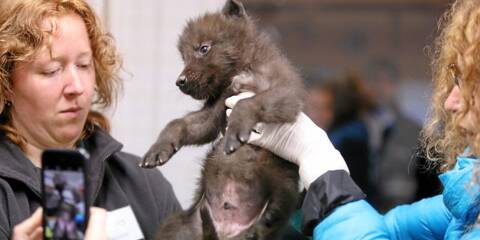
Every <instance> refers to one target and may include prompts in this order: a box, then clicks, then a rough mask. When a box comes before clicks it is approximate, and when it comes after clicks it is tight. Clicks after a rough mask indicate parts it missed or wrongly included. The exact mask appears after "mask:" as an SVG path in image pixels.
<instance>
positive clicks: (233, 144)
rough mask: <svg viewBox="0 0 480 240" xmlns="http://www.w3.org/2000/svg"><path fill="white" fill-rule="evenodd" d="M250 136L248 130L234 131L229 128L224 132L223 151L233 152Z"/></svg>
mask: <svg viewBox="0 0 480 240" xmlns="http://www.w3.org/2000/svg"><path fill="white" fill-rule="evenodd" d="M249 138H250V131H241V130H240V131H235V130H234V129H232V128H229V129H228V130H227V132H226V133H225V149H224V151H225V153H227V154H231V153H233V152H235V151H236V150H237V149H238V148H239V147H240V146H241V145H242V144H244V143H246V142H247V141H248V139H249Z"/></svg>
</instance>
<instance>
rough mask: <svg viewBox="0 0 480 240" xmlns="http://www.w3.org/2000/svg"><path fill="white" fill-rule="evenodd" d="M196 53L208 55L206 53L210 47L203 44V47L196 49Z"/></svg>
mask: <svg viewBox="0 0 480 240" xmlns="http://www.w3.org/2000/svg"><path fill="white" fill-rule="evenodd" d="M198 51H199V52H200V53H201V54H202V55H205V54H207V53H208V51H210V45H207V44H204V45H202V46H200V48H199V49H198Z"/></svg>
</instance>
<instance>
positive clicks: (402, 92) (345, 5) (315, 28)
mask: <svg viewBox="0 0 480 240" xmlns="http://www.w3.org/2000/svg"><path fill="white" fill-rule="evenodd" d="M89 1H90V2H91V3H92V4H93V6H94V7H95V8H96V10H97V12H98V13H99V15H100V16H101V17H102V19H103V21H104V23H105V25H106V27H107V28H108V29H109V30H110V31H111V33H112V34H113V36H114V37H115V39H116V40H117V44H118V46H119V50H120V53H121V54H122V56H123V57H124V70H123V72H122V77H123V79H124V89H123V94H122V96H121V97H120V99H119V103H118V105H117V106H116V107H115V108H114V109H111V110H110V111H109V113H108V114H109V116H110V117H111V118H112V121H113V136H114V137H116V138H117V139H118V140H119V141H120V142H122V143H123V144H124V150H125V151H128V152H132V153H135V154H138V155H143V154H144V153H145V152H146V150H147V149H148V148H149V147H150V145H151V144H152V143H153V142H154V141H155V139H156V137H157V135H158V133H159V132H160V131H161V130H162V128H163V127H164V126H165V125H166V124H167V123H168V122H169V121H171V120H173V119H174V118H178V117H182V116H183V115H185V114H186V113H188V112H190V111H193V110H197V109H198V108H199V107H200V106H201V103H199V102H197V101H194V100H193V99H191V98H190V97H188V96H186V95H183V94H182V93H181V92H180V91H179V90H178V89H177V87H176V86H175V81H176V79H177V77H178V74H179V73H180V71H181V70H182V69H183V64H182V61H181V58H180V56H179V54H178V51H177V49H176V41H177V38H178V36H179V34H180V32H181V31H182V28H183V26H184V25H185V23H186V21H187V20H188V19H191V18H194V17H196V16H199V15H201V14H203V13H205V12H207V11H217V10H219V9H221V7H222V6H223V4H224V3H225V1H224V0H202V1H198V0H160V1H159V0H137V1H126V0H89ZM242 2H243V3H244V5H245V7H246V9H247V12H248V13H249V15H250V16H251V17H252V18H254V19H255V20H256V21H257V23H258V26H259V28H261V29H262V30H263V31H266V32H268V33H269V34H270V35H271V36H272V38H273V39H274V40H275V41H276V42H277V44H278V46H279V47H280V48H281V49H282V50H283V51H284V53H285V54H286V55H287V57H288V58H289V59H290V60H291V61H292V63H293V64H294V65H295V66H296V67H297V68H298V69H299V71H300V72H301V73H302V75H303V76H304V78H305V81H306V84H307V86H308V87H309V96H308V102H307V107H306V109H305V111H306V112H307V114H308V115H309V116H310V117H312V119H313V120H314V121H315V122H316V123H317V124H318V125H319V126H321V127H323V128H324V129H325V130H327V132H328V133H329V136H330V138H331V139H332V141H333V142H334V144H335V145H336V147H337V148H339V149H340V151H341V152H342V154H343V155H344V157H345V158H346V160H347V164H349V167H350V169H351V171H352V176H353V177H354V179H355V180H356V181H357V183H359V185H361V187H362V188H364V190H365V191H366V192H367V193H368V195H369V200H371V201H372V202H374V204H375V205H376V206H377V207H379V208H380V209H381V210H383V209H388V208H389V207H391V206H392V205H394V204H397V203H403V202H409V201H412V200H414V199H415V198H418V197H421V196H427V195H429V194H433V193H436V192H439V191H440V190H439V188H438V185H437V184H438V183H437V182H435V178H434V177H433V178H432V177H431V175H434V173H433V174H430V173H428V172H427V171H425V169H424V168H423V167H422V165H423V164H417V163H418V162H420V163H421V162H422V159H421V156H420V157H419V156H417V155H415V154H413V153H415V149H416V148H417V145H418V144H417V138H418V133H419V132H418V131H419V129H420V127H421V125H422V124H423V122H424V120H425V117H426V114H427V108H428V101H429V95H430V91H431V86H430V83H431V74H430V66H429V61H430V60H429V57H428V52H429V46H431V45H432V43H433V40H434V37H435V33H436V26H437V21H438V19H439V18H440V15H441V13H442V12H443V11H444V10H445V9H446V8H447V7H448V4H449V2H450V1H447V0H243V1H242ZM359 103H362V104H359ZM345 113H348V114H345ZM208 149H209V146H203V147H186V148H183V149H182V150H181V151H179V152H178V153H177V154H176V155H175V156H174V157H173V159H172V160H171V161H170V162H169V163H168V164H167V165H165V166H164V167H161V168H159V169H160V171H162V172H163V173H164V174H165V176H166V177H167V178H168V180H169V181H170V182H171V183H172V185H173V188H174V190H175V192H176V194H177V196H178V198H179V200H180V202H181V204H182V205H183V206H184V207H187V206H188V205H189V204H190V203H191V199H192V196H193V191H194V189H195V183H196V180H197V178H198V175H199V171H200V168H201V161H202V159H203V158H204V157H205V155H206V151H207V150H208Z"/></svg>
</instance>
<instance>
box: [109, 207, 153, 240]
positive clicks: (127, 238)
mask: <svg viewBox="0 0 480 240" xmlns="http://www.w3.org/2000/svg"><path fill="white" fill-rule="evenodd" d="M107 236H108V239H110V240H139V239H144V236H143V233H142V231H141V230H140V225H138V221H137V218H135V214H134V213H133V210H132V208H131V207H130V206H126V207H123V208H119V209H116V210H113V211H110V212H107Z"/></svg>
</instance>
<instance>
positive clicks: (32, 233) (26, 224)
mask: <svg viewBox="0 0 480 240" xmlns="http://www.w3.org/2000/svg"><path fill="white" fill-rule="evenodd" d="M42 213H43V211H42V208H38V209H37V210H36V211H35V213H33V215H32V216H31V217H29V218H27V219H26V220H24V221H23V222H21V223H19V224H17V225H16V226H15V227H14V228H13V236H12V239H13V240H37V239H38V240H41V239H43V228H42Z"/></svg>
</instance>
